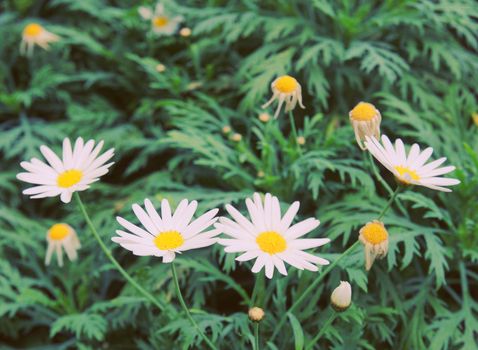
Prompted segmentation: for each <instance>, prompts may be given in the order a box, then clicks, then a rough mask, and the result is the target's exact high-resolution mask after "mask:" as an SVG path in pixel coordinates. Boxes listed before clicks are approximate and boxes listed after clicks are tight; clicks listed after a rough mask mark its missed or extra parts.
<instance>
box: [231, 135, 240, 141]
mask: <svg viewBox="0 0 478 350" xmlns="http://www.w3.org/2000/svg"><path fill="white" fill-rule="evenodd" d="M231 140H232V141H234V142H239V141H241V140H242V135H241V134H238V133H235V134H234V135H232V136H231Z"/></svg>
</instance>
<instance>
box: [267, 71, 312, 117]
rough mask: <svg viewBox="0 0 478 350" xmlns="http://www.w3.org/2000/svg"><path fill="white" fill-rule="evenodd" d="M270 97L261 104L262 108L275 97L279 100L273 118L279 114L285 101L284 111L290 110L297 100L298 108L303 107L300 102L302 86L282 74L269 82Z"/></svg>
mask: <svg viewBox="0 0 478 350" xmlns="http://www.w3.org/2000/svg"><path fill="white" fill-rule="evenodd" d="M271 89H272V98H271V99H270V100H269V101H268V102H267V103H266V104H264V105H263V106H262V108H266V107H268V106H269V105H270V104H271V103H272V102H274V101H275V100H276V99H278V100H279V102H278V105H277V109H276V112H275V114H274V118H277V117H278V116H279V112H280V109H281V107H282V104H283V103H284V101H285V112H286V113H287V112H289V111H292V110H293V109H294V108H295V106H296V105H297V102H299V106H300V108H305V107H304V105H303V104H302V88H301V86H300V84H299V82H298V81H297V80H296V79H295V78H293V77H291V76H289V75H283V76H280V77H278V78H277V79H276V80H274V81H273V82H272V84H271Z"/></svg>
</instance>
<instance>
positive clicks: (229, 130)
mask: <svg viewBox="0 0 478 350" xmlns="http://www.w3.org/2000/svg"><path fill="white" fill-rule="evenodd" d="M231 130H232V129H231V127H230V126H229V125H225V126H223V128H222V133H223V134H226V135H227V134H229V133H230V132H231Z"/></svg>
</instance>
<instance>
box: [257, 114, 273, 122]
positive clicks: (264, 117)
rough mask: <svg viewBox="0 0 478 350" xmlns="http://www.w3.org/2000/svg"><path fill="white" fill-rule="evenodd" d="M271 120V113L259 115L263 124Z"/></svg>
mask: <svg viewBox="0 0 478 350" xmlns="http://www.w3.org/2000/svg"><path fill="white" fill-rule="evenodd" d="M270 119H271V116H270V115H269V113H261V114H259V120H260V121H261V122H263V123H267V122H268V121H269V120H270Z"/></svg>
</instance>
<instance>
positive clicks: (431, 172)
mask: <svg viewBox="0 0 478 350" xmlns="http://www.w3.org/2000/svg"><path fill="white" fill-rule="evenodd" d="M365 139H366V141H365V146H367V148H368V150H369V151H370V153H372V155H373V156H374V157H375V158H376V159H377V160H378V161H379V162H380V163H382V165H383V166H384V167H386V168H387V169H388V170H390V171H391V172H392V173H393V175H395V177H396V178H397V180H398V181H400V182H401V183H403V184H406V185H419V186H425V187H428V188H431V189H433V190H438V191H443V192H451V190H450V189H448V188H446V187H443V186H452V185H457V184H459V183H460V181H459V180H457V179H450V178H444V177H440V175H444V174H448V173H449V172H452V171H453V170H455V167H454V166H445V167H442V168H440V167H439V166H440V165H441V164H442V163H443V162H444V161H445V160H446V158H445V157H443V158H440V159H437V160H435V161H433V162H431V163H428V164H425V163H426V162H427V160H428V159H429V158H430V156H431V155H432V153H433V148H431V147H428V148H427V149H425V150H424V151H423V152H420V147H419V146H418V145H417V144H416V143H415V144H413V145H412V147H411V148H410V152H409V153H408V156H407V154H406V152H405V146H404V144H403V142H402V140H400V139H397V140H396V141H395V146H394V145H392V143H391V142H390V140H389V139H388V137H387V136H386V135H383V136H382V143H380V142H379V141H378V140H377V139H376V138H375V137H371V138H370V137H368V136H365ZM382 144H383V145H382Z"/></svg>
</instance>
